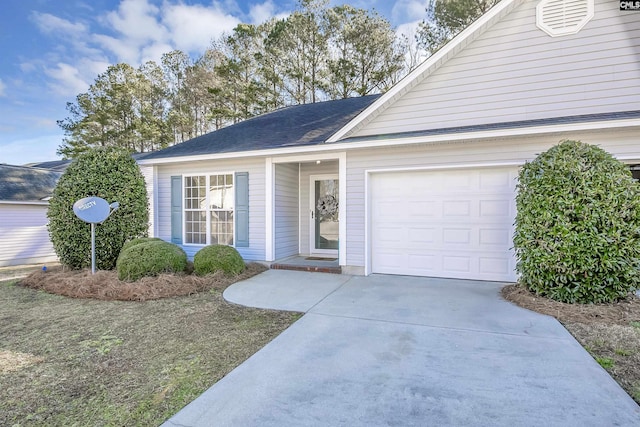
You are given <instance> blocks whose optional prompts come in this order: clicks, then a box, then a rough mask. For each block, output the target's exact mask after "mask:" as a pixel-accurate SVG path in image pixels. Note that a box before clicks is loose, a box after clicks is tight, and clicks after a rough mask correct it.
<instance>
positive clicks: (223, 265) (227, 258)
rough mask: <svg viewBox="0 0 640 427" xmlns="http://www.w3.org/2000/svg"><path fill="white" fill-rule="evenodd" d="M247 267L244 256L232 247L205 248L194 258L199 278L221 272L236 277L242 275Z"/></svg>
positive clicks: (194, 268) (216, 246)
mask: <svg viewBox="0 0 640 427" xmlns="http://www.w3.org/2000/svg"><path fill="white" fill-rule="evenodd" d="M245 267H246V266H245V264H244V260H243V259H242V256H241V255H240V254H239V253H238V251H237V250H236V248H234V247H232V246H226V245H210V246H205V247H204V248H202V249H200V250H199V251H198V252H197V253H196V255H195V256H194V257H193V270H194V272H195V273H196V274H197V275H199V276H204V275H206V274H210V273H215V272H216V271H220V270H222V271H223V272H224V273H225V274H227V275H236V274H240V273H242V272H243V271H244V269H245Z"/></svg>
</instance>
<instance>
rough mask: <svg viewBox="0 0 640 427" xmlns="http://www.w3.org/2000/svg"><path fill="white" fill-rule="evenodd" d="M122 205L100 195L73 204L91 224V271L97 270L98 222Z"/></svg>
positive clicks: (76, 210) (79, 216) (82, 217)
mask: <svg viewBox="0 0 640 427" xmlns="http://www.w3.org/2000/svg"><path fill="white" fill-rule="evenodd" d="M119 207H120V203H118V202H113V203H111V204H109V202H107V201H106V200H105V199H102V198H100V197H94V196H92V197H85V198H84V199H80V200H78V201H77V202H75V203H74V204H73V213H75V214H76V216H77V217H78V218H80V219H81V220H83V221H84V222H88V223H90V224H91V273H92V274H95V272H96V224H102V223H103V222H104V221H105V220H106V219H107V218H109V216H110V215H111V214H112V213H113V212H115V211H116V209H118V208H119Z"/></svg>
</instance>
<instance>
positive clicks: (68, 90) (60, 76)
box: [45, 62, 89, 96]
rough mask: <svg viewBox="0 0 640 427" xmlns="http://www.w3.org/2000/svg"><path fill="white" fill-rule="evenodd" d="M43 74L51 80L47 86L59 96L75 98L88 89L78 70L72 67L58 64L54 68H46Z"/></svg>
mask: <svg viewBox="0 0 640 427" xmlns="http://www.w3.org/2000/svg"><path fill="white" fill-rule="evenodd" d="M45 73H46V74H47V75H48V76H49V77H51V78H52V79H53V82H52V83H50V85H49V86H50V87H51V89H53V91H54V92H56V93H57V94H59V95H63V96H75V95H77V94H79V93H82V92H85V91H86V90H87V88H88V87H89V84H88V83H87V82H86V81H85V80H84V79H83V78H82V75H81V73H80V71H79V70H78V68H76V67H74V66H73V65H69V64H65V63H61V62H59V63H57V64H56V65H55V67H52V68H46V69H45Z"/></svg>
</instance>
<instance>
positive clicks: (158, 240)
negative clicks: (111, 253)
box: [120, 237, 164, 253]
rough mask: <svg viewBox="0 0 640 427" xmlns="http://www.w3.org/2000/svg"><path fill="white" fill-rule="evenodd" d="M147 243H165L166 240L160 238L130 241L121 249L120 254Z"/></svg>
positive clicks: (143, 238)
mask: <svg viewBox="0 0 640 427" xmlns="http://www.w3.org/2000/svg"><path fill="white" fill-rule="evenodd" d="M146 242H164V240H162V239H160V238H158V237H138V238H137V239H133V240H129V241H128V242H125V244H124V245H123V246H122V249H120V253H122V252H124V251H126V250H127V249H129V248H131V247H133V246H136V245H139V244H140V243H146Z"/></svg>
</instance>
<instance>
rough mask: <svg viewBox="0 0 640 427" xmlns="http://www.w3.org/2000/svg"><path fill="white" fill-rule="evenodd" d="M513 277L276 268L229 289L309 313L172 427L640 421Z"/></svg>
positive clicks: (229, 294) (636, 410)
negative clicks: (525, 299)
mask: <svg viewBox="0 0 640 427" xmlns="http://www.w3.org/2000/svg"><path fill="white" fill-rule="evenodd" d="M504 285H505V284H504V283H494V282H477V281H464V280H451V279H431V278H417V277H404V276H385V275H372V276H368V277H361V276H354V277H351V276H344V275H342V276H341V275H330V274H319V273H301V272H295V271H277V270H271V271H267V272H265V273H263V274H260V275H258V276H255V277H253V278H251V279H249V280H247V281H244V282H241V283H238V284H235V285H233V286H232V287H230V288H228V289H227V291H226V292H225V294H224V296H225V298H227V299H228V300H229V301H231V302H234V303H239V304H243V305H251V306H258V307H261V308H273V309H284V310H295V311H304V312H306V314H305V315H304V316H303V317H302V318H301V319H300V320H299V321H298V322H296V323H295V324H293V325H292V326H291V327H290V328H289V329H287V330H286V331H285V332H283V333H282V334H281V335H280V336H278V337H277V338H276V339H275V340H273V341H272V342H271V343H269V344H268V345H267V346H265V347H264V348H263V349H262V350H260V351H259V352H258V353H256V354H255V355H254V356H252V357H251V358H250V359H248V360H247V361H246V362H245V363H243V364H242V365H240V366H239V367H238V368H236V369H235V370H234V371H232V372H231V373H230V374H229V375H227V376H226V377H225V378H223V379H222V380H221V381H219V382H218V383H217V384H215V385H214V386H213V387H212V388H211V389H209V390H208V391H206V392H205V393H204V394H203V395H202V396H201V397H200V398H198V399H196V400H195V401H194V402H192V403H191V404H189V405H188V406H187V407H185V408H184V409H183V410H182V411H180V412H179V413H178V414H176V415H175V416H174V417H173V418H171V419H170V420H169V421H167V423H166V424H165V425H167V426H178V425H180V426H208V425H223V426H227V425H229V426H231V425H242V426H282V425H297V426H316V425H322V426H377V425H403V426H413V425H415V426H417V425H419V426H425V425H433V426H513V425H518V426H538V425H547V426H573V425H575V426H578V425H580V426H603V425H619V426H627V425H628V426H632V425H640V407H638V405H637V404H636V403H635V402H634V401H633V400H632V399H631V398H630V397H629V396H628V395H627V394H626V393H625V392H624V390H622V389H621V388H620V387H619V386H618V384H617V383H616V382H615V381H614V380H613V379H612V378H611V377H610V376H609V375H608V374H607V373H606V371H604V370H603V369H602V368H601V367H600V366H599V365H598V364H597V363H596V362H595V361H594V360H593V359H592V358H591V356H590V355H589V354H588V353H587V352H586V351H585V350H584V349H583V348H582V347H581V346H580V345H579V344H578V343H577V342H576V341H575V339H573V337H572V336H571V335H570V334H569V333H568V332H567V331H566V330H565V329H564V328H563V327H562V325H560V323H558V322H557V321H556V320H555V319H553V318H551V317H548V316H544V315H540V314H537V313H534V312H530V311H528V310H524V309H521V308H519V307H516V306H514V305H512V304H510V303H508V302H506V301H504V300H502V299H501V298H500V296H499V291H500V288H501V287H502V286H504Z"/></svg>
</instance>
